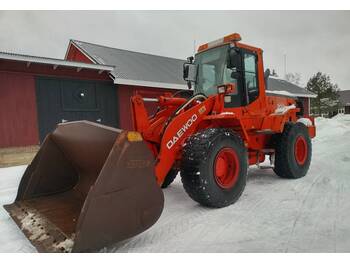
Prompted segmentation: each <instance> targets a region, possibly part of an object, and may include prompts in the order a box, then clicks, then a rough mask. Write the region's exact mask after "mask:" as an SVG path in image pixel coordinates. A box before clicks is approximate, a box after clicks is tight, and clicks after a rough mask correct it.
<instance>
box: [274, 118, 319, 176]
mask: <svg viewBox="0 0 350 262" xmlns="http://www.w3.org/2000/svg"><path fill="white" fill-rule="evenodd" d="M273 141H274V144H275V167H274V169H273V170H274V171H275V173H276V174H277V175H278V176H279V177H283V178H294V179H296V178H301V177H303V176H305V175H306V173H307V171H308V170H309V167H310V162H311V155H312V145H311V139H310V136H309V132H308V129H307V127H306V126H305V125H304V124H302V123H286V124H285V126H284V130H283V132H282V134H278V135H275V136H274V137H273Z"/></svg>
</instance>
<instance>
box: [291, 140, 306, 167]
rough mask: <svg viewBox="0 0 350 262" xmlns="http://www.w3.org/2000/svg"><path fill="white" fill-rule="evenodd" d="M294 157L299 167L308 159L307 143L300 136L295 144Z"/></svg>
mask: <svg viewBox="0 0 350 262" xmlns="http://www.w3.org/2000/svg"><path fill="white" fill-rule="evenodd" d="M294 157H295V160H296V161H297V163H298V164H299V165H303V164H304V163H305V161H306V158H307V143H306V140H305V138H304V137H303V136H298V137H297V139H296V140H295V144H294Z"/></svg>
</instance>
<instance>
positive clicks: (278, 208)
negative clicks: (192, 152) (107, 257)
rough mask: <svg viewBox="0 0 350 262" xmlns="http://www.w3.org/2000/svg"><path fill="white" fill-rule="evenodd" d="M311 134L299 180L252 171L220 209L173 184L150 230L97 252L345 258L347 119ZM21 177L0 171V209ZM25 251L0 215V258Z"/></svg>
mask: <svg viewBox="0 0 350 262" xmlns="http://www.w3.org/2000/svg"><path fill="white" fill-rule="evenodd" d="M316 127H317V129H316V133H317V136H316V138H315V139H313V159H312V161H311V166H310V170H309V172H308V174H307V175H306V176H305V177H304V178H301V179H296V180H289V179H282V178H279V177H277V176H276V175H275V174H274V173H273V171H272V170H271V169H263V170H261V169H258V168H256V167H252V168H250V169H249V176H248V181H247V186H246V189H245V191H244V192H243V195H242V196H241V198H240V199H239V200H238V201H237V202H236V203H235V204H234V205H231V206H229V207H226V208H221V209H211V208H206V207H203V206H200V205H198V204H197V203H195V202H194V201H193V200H191V199H190V198H189V197H188V196H187V195H186V193H185V191H184V190H183V188H182V185H181V181H180V179H179V178H177V179H176V180H175V182H174V183H173V184H172V185H171V186H170V187H169V188H167V189H165V190H164V194H165V208H164V212H163V214H162V216H161V217H160V219H159V221H158V222H157V223H156V224H155V225H154V226H153V227H151V228H150V229H149V230H147V231H146V232H144V233H142V234H140V235H138V236H136V237H133V238H132V239H129V240H127V241H123V242H121V243H118V244H116V245H114V246H112V247H108V248H105V249H103V251H106V252H350V223H349V217H350V150H349V149H350V116H346V115H339V116H337V117H335V118H333V119H325V118H317V119H316ZM23 171H24V167H15V168H6V169H0V205H3V204H6V203H11V202H12V201H13V200H14V198H15V195H16V190H17V187H18V183H19V180H20V177H21V175H22V173H23ZM116 226H118V222H117V221H116ZM70 244H71V243H70V242H69V240H68V241H67V243H66V242H65V243H62V244H61V245H62V247H65V248H69V246H70ZM33 251H34V248H33V247H32V246H31V244H30V243H29V241H28V240H26V238H25V237H24V235H23V234H22V233H21V231H20V230H19V229H18V228H17V226H16V225H15V223H14V222H13V221H12V220H11V219H10V218H9V216H8V215H7V213H6V212H5V211H4V209H2V208H0V252H33Z"/></svg>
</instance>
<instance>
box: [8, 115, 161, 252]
mask: <svg viewBox="0 0 350 262" xmlns="http://www.w3.org/2000/svg"><path fill="white" fill-rule="evenodd" d="M153 165H154V159H153V155H152V154H151V152H150V150H149V149H148V147H147V145H146V144H145V142H143V141H142V139H138V140H132V141H129V140H128V133H127V132H126V131H122V130H118V129H114V128H110V127H106V126H102V125H98V124H94V123H91V122H87V121H78V122H70V123H65V124H60V125H59V126H58V127H57V129H56V130H55V131H54V132H52V133H51V134H49V135H48V136H47V138H46V139H45V141H44V143H43V145H42V146H41V148H40V150H39V152H38V154H37V155H36V156H35V158H34V160H33V161H32V163H31V164H30V165H29V166H28V168H27V169H26V171H25V173H24V175H23V177H22V180H21V183H20V186H19V189H18V194H17V197H16V201H15V202H14V203H13V204H10V205H6V206H5V209H6V210H7V211H8V212H9V214H10V215H11V217H12V218H13V220H14V221H15V222H16V223H17V225H18V226H19V227H20V229H21V230H22V231H23V233H24V234H25V235H26V237H27V238H28V239H29V240H30V241H31V243H32V244H33V245H34V246H35V247H36V248H37V249H38V251H40V252H85V251H94V250H98V249H100V248H103V247H105V246H109V245H111V244H113V243H116V242H118V241H122V240H125V239H127V238H130V237H132V236H135V235H137V234H139V233H141V232H143V231H145V230H146V229H147V228H149V227H150V226H152V225H153V224H154V223H155V222H156V221H157V220H158V218H159V216H160V214H161V212H162V210H163V204H164V196H163V193H162V191H161V189H160V188H159V186H158V185H157V183H156V179H155V175H154V166H153Z"/></svg>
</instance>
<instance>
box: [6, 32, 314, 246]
mask: <svg viewBox="0 0 350 262" xmlns="http://www.w3.org/2000/svg"><path fill="white" fill-rule="evenodd" d="M183 73H184V79H185V80H186V81H187V83H188V87H189V88H193V94H191V96H190V97H189V96H188V92H185V91H179V92H177V93H164V94H163V95H161V96H159V97H158V98H156V99H155V98H147V97H142V96H140V95H137V94H136V95H135V96H133V97H132V98H131V107H132V116H133V124H134V130H130V131H126V130H119V129H115V128H111V127H107V126H103V125H100V124H96V123H92V122H88V121H77V122H68V123H63V124H59V125H58V126H57V128H56V129H55V130H54V131H53V132H52V133H50V134H48V135H47V137H46V139H45V141H44V142H43V144H42V145H41V148H40V150H39V152H38V153H37V155H36V156H35V158H34V159H33V161H32V163H31V164H30V165H29V166H28V167H27V169H26V170H25V173H24V175H23V177H22V180H21V182H20V185H19V189H18V194H17V197H16V199H15V202H14V203H13V204H10V205H6V206H5V209H6V210H7V211H8V212H9V214H10V215H11V217H12V218H13V219H14V221H15V222H16V223H17V224H18V226H19V227H20V228H21V230H22V231H23V232H24V234H25V235H26V236H27V238H28V239H29V240H30V241H31V243H32V244H33V245H34V246H35V247H36V248H37V250H38V251H42V252H88V251H96V250H99V249H101V248H103V247H106V246H109V245H111V244H113V243H117V242H119V241H123V240H126V239H128V238H130V237H133V236H135V235H137V234H139V233H141V232H143V231H145V230H146V229H148V228H149V227H150V226H152V225H153V224H154V223H155V222H156V221H157V220H158V218H159V217H160V215H161V213H162V210H163V204H164V196H163V192H162V188H165V187H167V186H169V185H170V183H171V182H172V181H173V180H174V178H175V177H176V175H180V176H181V180H182V184H183V187H184V189H185V191H186V192H187V194H188V195H189V197H190V198H192V199H193V200H194V201H196V202H197V203H199V204H201V205H204V206H208V207H212V208H222V207H226V206H229V205H231V204H233V203H235V202H236V201H237V200H238V199H239V197H240V196H241V194H242V192H243V190H244V188H245V185H246V181H247V169H248V166H250V165H259V164H260V163H262V162H264V161H265V158H269V159H270V162H271V167H272V168H273V170H274V172H275V173H276V175H278V176H279V177H281V178H289V179H296V178H301V177H303V176H305V174H306V173H307V171H308V168H309V165H310V160H311V140H310V139H311V138H313V137H314V136H315V133H316V129H315V124H314V119H313V118H311V117H308V116H304V115H303V114H302V113H301V112H303V111H304V110H303V108H301V106H300V105H301V104H300V103H297V102H298V101H297V100H296V99H295V98H293V97H288V96H281V95H276V94H273V93H270V92H267V89H266V87H267V83H268V82H267V77H268V70H266V71H265V72H264V67H263V56H262V50H261V49H260V48H256V47H253V46H250V45H246V44H243V43H241V37H240V35H239V34H237V33H234V34H231V35H228V36H226V37H224V38H222V39H219V40H216V41H214V42H210V43H207V44H204V45H202V46H200V47H199V49H198V52H197V54H196V55H195V56H194V57H190V58H188V59H187V62H186V63H185V64H184V72H183ZM186 94H187V95H186ZM149 102H156V103H157V105H158V109H157V111H156V112H155V113H154V114H152V115H151V114H149V112H147V110H146V106H145V104H146V103H149Z"/></svg>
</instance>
